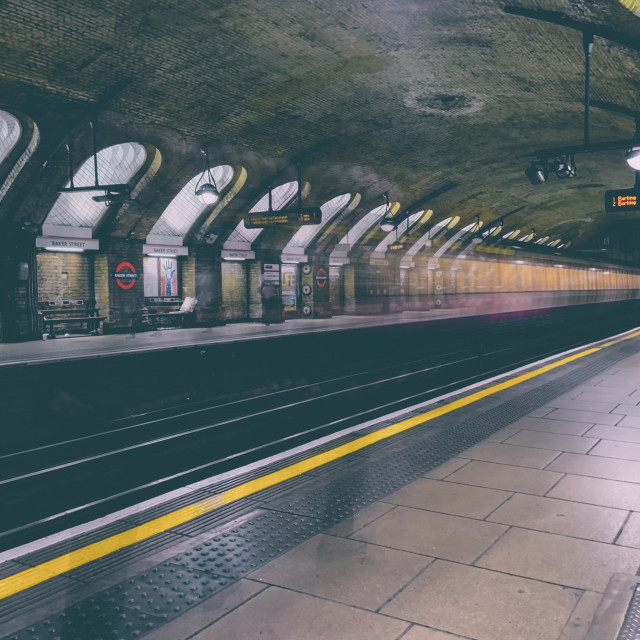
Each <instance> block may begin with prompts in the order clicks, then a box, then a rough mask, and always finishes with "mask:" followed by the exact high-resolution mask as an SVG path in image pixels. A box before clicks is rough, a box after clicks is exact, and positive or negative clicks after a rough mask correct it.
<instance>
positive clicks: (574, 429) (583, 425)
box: [511, 409, 593, 436]
mask: <svg viewBox="0 0 640 640" xmlns="http://www.w3.org/2000/svg"><path fill="white" fill-rule="evenodd" d="M551 411H554V409H551ZM592 426H593V422H568V421H566V420H554V419H550V418H532V417H530V416H526V417H524V418H520V420H516V421H515V422H514V423H513V424H512V425H511V427H512V428H514V429H528V430H530V431H548V432H550V433H563V434H566V435H568V436H581V435H582V434H584V433H585V432H586V431H588V430H589V429H590V428H591V427H592Z"/></svg>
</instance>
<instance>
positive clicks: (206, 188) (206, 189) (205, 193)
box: [195, 149, 220, 204]
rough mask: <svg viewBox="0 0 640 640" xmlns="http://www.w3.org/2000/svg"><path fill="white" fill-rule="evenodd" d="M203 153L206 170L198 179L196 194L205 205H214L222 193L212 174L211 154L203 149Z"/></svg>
mask: <svg viewBox="0 0 640 640" xmlns="http://www.w3.org/2000/svg"><path fill="white" fill-rule="evenodd" d="M201 151H202V153H203V155H204V169H203V171H202V175H201V176H200V177H199V178H198V182H196V187H195V194H196V196H198V198H200V200H202V202H204V204H213V203H214V202H216V200H217V199H218V197H219V196H220V192H219V191H218V186H217V185H216V181H215V179H214V177H213V174H212V173H211V166H210V165H209V152H208V151H207V150H206V149H201Z"/></svg>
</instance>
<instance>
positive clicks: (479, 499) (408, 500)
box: [384, 478, 511, 520]
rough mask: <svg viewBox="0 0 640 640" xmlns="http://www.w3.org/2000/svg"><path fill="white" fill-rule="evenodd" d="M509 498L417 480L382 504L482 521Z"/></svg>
mask: <svg viewBox="0 0 640 640" xmlns="http://www.w3.org/2000/svg"><path fill="white" fill-rule="evenodd" d="M510 495H511V493H510V492H508V491H497V490H496V489H485V488H482V487H470V486H466V485H462V484H455V483H453V482H444V481H442V480H430V479H426V478H425V479H420V480H416V481H415V482H412V483H411V484H409V485H407V486H406V487H403V488H402V489H400V490H399V491H396V492H395V493H392V494H391V495H390V496H387V497H386V498H384V501H385V502H390V503H392V504H400V505H403V506H405V507H414V508H415V509H426V510H428V511H438V512H439V513H448V514H451V515H454V516H465V517H467V518H478V519H480V520H482V518H484V517H485V516H486V515H488V514H489V513H491V512H492V511H493V510H494V509H495V508H496V507H498V506H499V505H501V504H502V503H503V502H504V501H505V500H506V499H507V498H508V497H509V496H510Z"/></svg>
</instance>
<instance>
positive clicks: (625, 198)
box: [604, 189, 640, 213]
mask: <svg viewBox="0 0 640 640" xmlns="http://www.w3.org/2000/svg"><path fill="white" fill-rule="evenodd" d="M639 209H640V189H611V190H610V191H605V192H604V210H605V211H606V212H607V213H616V212H618V211H637V210H639Z"/></svg>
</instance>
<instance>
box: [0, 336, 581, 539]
mask: <svg viewBox="0 0 640 640" xmlns="http://www.w3.org/2000/svg"><path fill="white" fill-rule="evenodd" d="M573 338H574V340H571V339H570V337H569V336H564V337H563V339H561V338H560V337H558V336H555V334H554V342H555V343H554V344H552V345H549V344H546V343H545V342H544V341H534V343H533V344H531V342H530V340H527V336H526V335H522V336H520V338H519V339H517V340H516V339H513V340H512V341H511V342H507V343H505V344H494V345H493V346H492V347H490V348H487V346H486V345H473V346H472V347H470V346H469V343H467V344H466V345H464V346H463V348H459V349H451V350H450V351H448V352H441V353H440V354H439V355H438V357H437V359H416V360H410V361H407V362H402V363H396V364H394V365H392V366H380V367H378V368H377V369H376V370H374V371H361V372H353V373H350V374H348V375H336V376H333V377H327V378H325V379H323V380H315V381H313V382H311V383H306V384H299V385H295V386H291V387H290V388H286V389H281V390H275V391H271V392H266V393H261V394H259V395H256V396H254V397H248V398H242V399H236V400H208V401H203V402H199V403H194V404H189V405H183V406H179V407H173V408H170V409H163V410H160V411H154V412H150V413H147V414H144V415H139V416H135V417H130V418H126V419H120V420H114V421H111V422H108V423H106V424H105V425H103V428H102V429H101V430H100V431H99V432H97V433H91V434H88V435H83V436H79V437H71V438H66V439H61V440H59V441H54V442H49V443H46V444H41V445H40V446H34V447H29V448H27V447H22V448H18V449H16V450H14V451H10V452H7V453H4V454H3V455H1V456H0V512H1V513H2V514H3V517H2V519H1V520H0V550H4V549H7V548H11V547H12V546H15V545H16V544H21V543H24V542H27V541H30V540H33V539H36V538H38V537H41V536H43V535H46V534H49V533H53V532H55V531H58V530H61V529H64V528H68V527H70V526H73V525H75V524H78V523H80V522H85V521H87V520H89V519H92V518H96V517H99V516H102V515H105V514H107V513H110V512H113V511H115V510H117V509H121V508H124V507H126V506H130V505H132V504H136V503H138V502H140V501H142V500H145V499H148V498H151V497H154V496H157V495H161V494H163V493H166V492H167V491H170V490H172V489H176V488H178V487H182V486H184V485H186V484H189V483H193V482H196V481H198V480H201V479H203V478H207V477H211V476H215V475H217V474H219V473H223V472H225V471H229V470H231V469H235V468H238V467H240V466H242V465H245V464H248V463H251V462H255V461H256V460H260V459H263V458H266V457H268V456H271V455H274V454H276V453H280V452H282V451H286V450H288V449H291V448H293V447H295V446H298V445H301V444H304V443H306V442H310V441H312V440H315V439H317V438H320V437H323V436H327V435H330V434H333V433H335V432H338V431H341V430H343V429H346V428H349V427H352V426H355V425H358V424H362V423H364V422H366V421H368V420H373V419H376V418H379V417H381V416H383V415H386V414H389V413H392V412H395V411H398V410H401V409H404V408H406V407H409V406H412V405H415V404H419V403H421V402H424V401H426V400H429V399H431V398H433V397H436V396H438V395H441V394H442V393H444V392H447V391H451V390H455V389H457V388H461V387H463V386H466V385H468V384H470V383H473V382H476V381H478V380H480V379H483V378H486V377H488V376H490V375H494V374H496V373H499V372H502V371H505V370H507V369H510V368H513V367H516V366H520V365H523V364H527V363H529V362H531V361H533V360H536V359H539V358H542V357H544V356H546V355H550V354H551V353H552V352H557V351H559V350H560V346H561V344H560V343H561V342H562V348H569V347H571V346H577V343H576V339H577V340H578V341H580V338H584V336H577V335H574V336H573ZM498 342H499V341H498Z"/></svg>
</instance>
